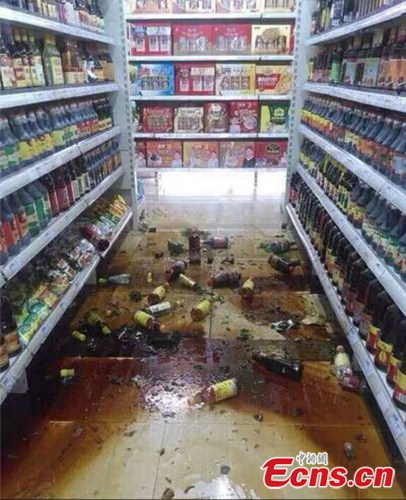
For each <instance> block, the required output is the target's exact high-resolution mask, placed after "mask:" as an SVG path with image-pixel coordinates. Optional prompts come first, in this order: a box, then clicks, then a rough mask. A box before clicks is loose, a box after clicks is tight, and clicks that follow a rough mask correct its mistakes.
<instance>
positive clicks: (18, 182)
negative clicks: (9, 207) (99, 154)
mask: <svg viewBox="0 0 406 500" xmlns="http://www.w3.org/2000/svg"><path fill="white" fill-rule="evenodd" d="M119 134H120V127H113V128H112V129H109V130H105V131H104V132H100V133H99V134H97V135H95V136H93V137H89V138H88V139H86V140H84V141H80V142H78V143H77V144H74V145H73V146H70V147H68V148H66V149H63V150H62V151H58V152H57V153H54V154H52V155H50V156H48V157H46V158H43V159H42V160H40V161H38V162H37V163H34V164H33V165H31V166H29V167H26V168H23V169H22V170H20V171H18V172H16V173H15V174H11V175H8V176H6V177H4V178H3V179H0V199H2V198H4V197H6V196H8V195H9V194H10V193H13V192H14V191H17V189H20V188H22V187H24V186H26V185H27V184H29V183H30V182H33V181H35V180H36V179H39V178H40V177H42V176H43V175H45V174H47V173H49V172H52V171H53V170H55V169H56V168H58V167H60V166H62V165H65V163H68V162H69V161H71V160H73V159H75V158H77V157H79V156H80V155H82V154H83V153H86V152H87V151H90V150H91V149H93V148H96V147H97V146H100V144H103V143H104V142H107V141H108V140H110V139H112V138H113V137H116V136H118V135H119Z"/></svg>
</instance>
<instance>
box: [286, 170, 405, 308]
mask: <svg viewBox="0 0 406 500" xmlns="http://www.w3.org/2000/svg"><path fill="white" fill-rule="evenodd" d="M296 170H297V172H299V174H300V176H301V177H302V179H303V180H304V181H305V182H306V184H307V185H308V186H309V188H310V189H311V190H312V192H313V193H314V194H315V196H317V198H318V199H319V201H320V203H321V204H322V205H323V206H324V208H325V209H326V210H327V212H328V214H329V215H330V217H331V218H332V219H333V220H334V222H335V223H336V224H337V226H338V227H339V229H340V230H341V232H342V233H343V234H344V236H345V237H346V238H347V240H348V241H349V242H350V243H351V244H352V246H353V247H354V249H355V250H356V251H357V252H358V253H359V255H360V257H361V258H362V259H363V260H364V262H365V264H366V265H367V266H368V267H369V269H370V270H371V271H372V272H373V273H374V275H375V276H376V278H377V279H378V280H379V281H380V283H381V284H382V286H383V287H384V288H385V290H386V291H387V292H388V294H389V295H390V296H391V297H392V299H393V301H394V302H395V303H396V304H397V305H398V307H399V309H401V311H402V312H403V314H405V315H406V283H404V282H403V281H402V279H401V278H400V276H399V275H398V274H396V273H395V272H394V271H393V269H392V268H390V267H389V266H388V265H387V264H386V263H385V261H384V260H382V259H381V258H379V257H378V256H377V255H376V254H375V252H374V251H373V250H372V248H371V247H370V246H369V245H368V244H367V243H366V241H365V240H364V238H363V236H362V233H361V231H360V230H358V229H356V228H355V227H354V226H353V225H352V224H351V223H350V222H349V221H348V219H347V217H346V216H345V215H344V214H343V213H342V212H341V211H340V210H339V208H338V207H337V206H336V205H335V204H334V203H333V202H332V201H331V200H330V199H329V198H328V197H327V195H326V194H325V193H324V191H323V190H322V189H321V188H320V186H319V185H318V184H317V183H316V182H315V181H314V179H313V178H312V177H311V175H310V174H309V173H308V172H307V170H305V169H304V168H303V167H302V166H301V165H297V167H296Z"/></svg>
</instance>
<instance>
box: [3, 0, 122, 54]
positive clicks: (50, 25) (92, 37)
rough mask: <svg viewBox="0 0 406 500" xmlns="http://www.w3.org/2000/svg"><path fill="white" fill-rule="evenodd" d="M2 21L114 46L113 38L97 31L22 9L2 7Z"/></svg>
mask: <svg viewBox="0 0 406 500" xmlns="http://www.w3.org/2000/svg"><path fill="white" fill-rule="evenodd" d="M0 19H1V20H2V21H7V22H9V23H12V24H16V25H18V26H23V27H28V28H35V29H40V30H45V31H51V32H52V33H55V34H57V35H66V36H71V37H73V38H78V39H80V40H88V41H89V42H99V43H106V44H109V45H114V40H113V38H111V37H109V36H107V35H103V34H102V33H99V32H97V31H92V30H89V29H87V28H80V27H78V26H72V25H69V24H63V23H60V22H59V21H54V20H53V19H50V18H49V17H44V16H40V15H38V14H32V13H30V12H28V11H25V10H22V9H13V8H11V7H6V6H3V5H1V6H0Z"/></svg>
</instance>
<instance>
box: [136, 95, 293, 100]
mask: <svg viewBox="0 0 406 500" xmlns="http://www.w3.org/2000/svg"><path fill="white" fill-rule="evenodd" d="M131 100H132V101H140V102H142V101H146V102H164V101H168V102H169V101H174V102H184V101H189V102H190V101H196V102H197V101H207V102H213V101H290V100H291V96H290V95H271V94H262V95H244V94H234V95H165V96H163V95H151V96H147V95H136V96H131Z"/></svg>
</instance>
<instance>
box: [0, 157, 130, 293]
mask: <svg viewBox="0 0 406 500" xmlns="http://www.w3.org/2000/svg"><path fill="white" fill-rule="evenodd" d="M123 173H124V167H120V168H118V169H117V170H116V171H114V172H113V173H112V174H111V175H110V176H109V177H106V179H104V180H103V181H102V182H101V183H100V184H99V185H98V186H96V187H95V188H94V189H93V190H92V191H91V192H90V193H88V194H86V195H85V196H84V197H83V198H82V199H81V200H79V201H78V202H77V203H75V204H74V205H73V206H72V207H71V208H70V209H69V210H67V211H66V212H63V213H61V214H60V215H58V217H55V219H53V220H52V221H51V222H50V224H49V225H48V227H47V228H46V229H45V231H43V232H42V233H40V234H39V235H38V236H37V237H36V238H35V239H34V240H32V242H31V243H30V244H29V245H28V246H27V247H25V248H24V249H23V250H21V252H20V253H19V254H18V255H16V256H15V257H12V258H10V259H9V260H8V261H7V262H6V264H4V265H3V266H1V267H0V272H1V274H2V276H3V277H4V278H5V279H6V280H10V279H11V278H13V277H14V276H15V275H16V274H17V273H18V271H20V270H21V269H22V268H23V267H24V266H26V265H27V264H28V262H30V261H31V260H32V259H33V258H34V257H35V256H36V255H38V254H39V252H40V251H41V250H43V249H44V248H45V247H46V246H47V245H48V244H49V243H50V242H51V241H52V240H54V239H55V238H56V237H57V236H58V235H59V234H60V233H61V232H62V231H63V230H64V229H66V227H67V226H69V224H71V223H72V222H73V221H74V220H75V219H77V217H79V215H80V214H81V213H82V212H83V211H84V210H86V208H88V207H89V206H90V205H91V204H92V203H94V202H95V201H96V200H97V199H98V198H100V196H101V195H102V194H103V193H105V192H106V191H107V190H108V189H109V188H110V187H111V186H112V185H113V184H114V183H115V182H116V181H117V180H118V179H119V178H120V177H121V176H122V175H123ZM3 285H4V281H3Z"/></svg>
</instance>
